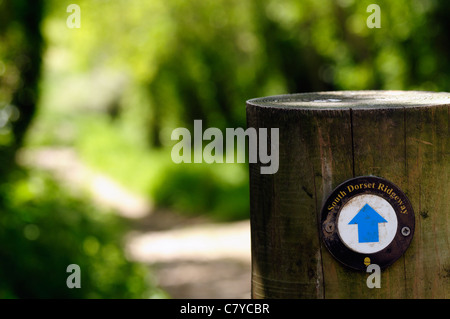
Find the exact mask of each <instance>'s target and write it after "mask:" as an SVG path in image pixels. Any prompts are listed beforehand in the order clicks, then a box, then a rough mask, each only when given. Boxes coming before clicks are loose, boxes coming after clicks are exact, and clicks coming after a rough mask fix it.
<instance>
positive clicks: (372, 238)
mask: <svg viewBox="0 0 450 319" xmlns="http://www.w3.org/2000/svg"><path fill="white" fill-rule="evenodd" d="M387 222H388V221H387V220H386V219H384V218H383V217H382V216H380V214H378V213H377V212H376V211H375V209H373V208H372V207H370V205H369V204H366V205H364V207H363V208H361V210H360V211H359V212H358V214H356V216H355V217H353V219H352V220H351V221H350V222H349V223H348V224H349V225H354V224H357V225H358V241H359V242H360V243H377V242H379V238H378V224H379V223H387Z"/></svg>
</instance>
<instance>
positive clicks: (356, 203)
mask: <svg viewBox="0 0 450 319" xmlns="http://www.w3.org/2000/svg"><path fill="white" fill-rule="evenodd" d="M413 234H414V211H413V208H412V206H411V203H410V202H409V200H408V198H407V197H406V195H405V194H404V193H403V192H402V191H401V190H400V189H399V188H398V187H397V186H395V185H394V184H392V183H391V182H390V181H388V180H385V179H383V178H380V177H375V176H361V177H356V178H352V179H349V180H347V181H345V182H344V183H342V184H341V185H339V186H338V187H337V188H336V189H335V190H334V191H333V192H332V193H331V195H330V196H329V197H328V199H327V201H326V202H325V205H324V206H323V208H322V235H323V240H324V242H325V245H326V246H327V248H328V250H329V251H330V253H331V254H332V255H333V256H334V257H335V258H336V259H337V260H339V261H340V262H341V263H343V264H344V265H346V266H348V267H351V268H353V269H358V270H365V269H366V267H367V266H368V265H369V264H377V265H379V266H380V267H381V268H382V269H383V268H386V267H387V266H389V265H391V264H392V263H393V262H394V261H396V260H397V259H398V258H399V257H400V256H401V255H403V253H404V252H405V251H406V249H407V248H408V246H409V244H410V243H411V240H412V237H413Z"/></svg>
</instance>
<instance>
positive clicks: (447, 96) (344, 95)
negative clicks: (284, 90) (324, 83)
mask: <svg viewBox="0 0 450 319" xmlns="http://www.w3.org/2000/svg"><path fill="white" fill-rule="evenodd" d="M247 104H249V105H254V106H260V107H269V108H270V107H274V108H287V109H328V110H330V109H353V108H363V109H378V108H387V109H391V108H404V107H408V108H409V107H425V106H437V105H450V93H447V92H427V91H328V92H312V93H297V94H285V95H274V96H268V97H261V98H255V99H251V100H248V101H247Z"/></svg>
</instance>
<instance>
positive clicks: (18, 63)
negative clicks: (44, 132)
mask: <svg viewBox="0 0 450 319" xmlns="http://www.w3.org/2000/svg"><path fill="white" fill-rule="evenodd" d="M43 12H44V3H43V1H42V0H36V1H26V0H17V1H0V118H1V120H0V161H1V163H0V179H2V180H4V178H5V176H6V174H7V172H10V171H11V166H12V165H13V163H14V153H15V151H16V150H17V149H18V148H19V147H20V146H21V144H22V142H23V138H24V135H25V133H26V131H27V128H28V127H29V125H30V122H31V120H32V118H33V116H34V114H35V111H36V105H37V100H38V93H39V92H38V85H39V76H40V71H41V60H42V59H41V54H42V47H43V40H42V35H41V29H40V28H41V20H42V18H43Z"/></svg>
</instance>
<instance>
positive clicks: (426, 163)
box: [247, 91, 450, 298]
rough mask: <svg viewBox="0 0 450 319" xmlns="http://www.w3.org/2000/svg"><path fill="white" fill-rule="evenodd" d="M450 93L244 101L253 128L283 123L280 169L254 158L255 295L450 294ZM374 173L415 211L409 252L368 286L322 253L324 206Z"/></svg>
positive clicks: (299, 96)
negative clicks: (353, 181)
mask: <svg viewBox="0 0 450 319" xmlns="http://www.w3.org/2000/svg"><path fill="white" fill-rule="evenodd" d="M449 105H450V94H448V93H431V92H404V91H355V92H351V91H343V92H321V93H305V94H294V95H282V96H273V97H267V98H258V99H253V100H250V101H247V125H248V127H254V128H256V129H258V128H279V169H278V172H277V173H275V174H266V175H265V174H261V172H260V167H261V166H263V165H264V164H261V163H255V164H250V200H251V204H250V212H251V238H252V296H253V298H449V297H450V238H449V233H450V220H449V213H450V125H449V119H450V106H449ZM367 175H374V176H378V177H382V178H385V179H387V180H390V181H391V182H393V183H394V184H396V185H397V186H398V187H399V188H401V189H402V190H403V192H404V193H405V194H406V195H407V196H408V198H409V200H410V201H411V204H412V206H413V209H414V211H415V233H414V237H413V239H412V242H411V245H410V246H409V248H408V250H407V251H406V253H405V254H403V255H402V257H400V258H399V259H398V260H397V261H396V262H395V263H394V264H392V265H391V266H390V267H388V268H386V269H385V270H384V271H383V272H382V273H381V288H372V289H370V288H368V286H367V284H366V280H367V277H368V276H369V275H370V274H369V273H366V272H364V271H355V270H352V269H348V268H347V267H345V266H344V265H342V264H341V263H340V262H338V261H337V260H335V259H334V257H333V256H332V255H331V254H330V253H329V252H328V250H327V249H326V247H325V245H324V243H323V240H322V238H321V226H320V220H321V216H320V215H321V210H322V205H323V204H324V202H325V200H326V199H327V197H328V196H329V195H330V193H331V192H332V191H333V189H334V188H335V187H337V186H338V185H339V184H341V183H342V182H344V181H346V180H348V179H350V178H353V177H357V176H367Z"/></svg>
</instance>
